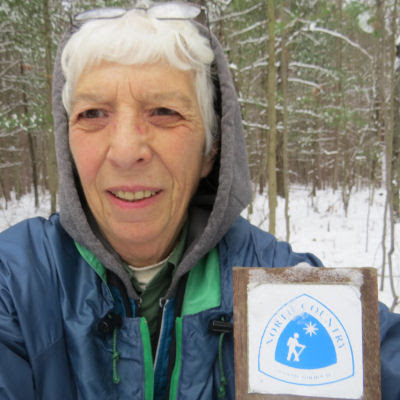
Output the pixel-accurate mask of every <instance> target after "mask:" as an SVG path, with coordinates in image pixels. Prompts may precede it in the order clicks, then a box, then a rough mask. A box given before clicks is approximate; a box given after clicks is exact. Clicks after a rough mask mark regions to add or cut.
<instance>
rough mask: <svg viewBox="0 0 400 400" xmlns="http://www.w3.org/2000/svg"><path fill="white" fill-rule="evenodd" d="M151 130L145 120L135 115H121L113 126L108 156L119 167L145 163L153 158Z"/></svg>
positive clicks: (123, 167) (130, 166)
mask: <svg viewBox="0 0 400 400" xmlns="http://www.w3.org/2000/svg"><path fill="white" fill-rule="evenodd" d="M149 136H150V135H149V132H148V128H147V127H146V126H145V124H144V122H143V121H141V120H140V118H139V117H137V116H134V115H126V114H124V115H121V116H119V117H118V118H116V120H115V122H114V124H113V125H112V127H111V132H110V146H109V149H108V154H107V158H108V160H109V161H110V162H111V163H112V164H113V165H114V166H115V167H117V168H121V169H129V168H132V167H134V166H139V165H145V164H146V163H148V162H149V161H150V160H151V158H152V150H151V147H150V145H149Z"/></svg>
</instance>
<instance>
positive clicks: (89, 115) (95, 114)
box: [78, 108, 105, 119]
mask: <svg viewBox="0 0 400 400" xmlns="http://www.w3.org/2000/svg"><path fill="white" fill-rule="evenodd" d="M103 117H105V112H104V111H102V110H99V109H97V108H93V109H90V110H85V111H83V112H81V113H80V114H79V115H78V118H79V119H80V118H84V119H94V118H103Z"/></svg>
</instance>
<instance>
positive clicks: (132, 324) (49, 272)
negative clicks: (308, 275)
mask: <svg viewBox="0 0 400 400" xmlns="http://www.w3.org/2000/svg"><path fill="white" fill-rule="evenodd" d="M78 247H79V246H78ZM78 247H77V246H76V245H75V244H74V242H73V240H72V239H71V238H70V237H69V236H68V235H67V233H66V232H65V231H64V230H63V228H62V227H61V225H60V223H59V218H58V215H53V216H52V217H51V218H50V219H49V220H44V219H40V218H36V219H31V220H27V221H24V222H22V223H20V224H18V225H16V226H14V227H12V228H10V229H8V230H7V231H5V232H3V233H2V234H1V235H0V355H1V357H0V399H12V400H30V399H42V400H45V399H52V400H54V399H63V400H68V399H86V400H91V399H96V400H97V399H108V400H109V399H138V400H141V399H146V400H148V399H153V398H157V399H158V398H170V399H175V398H176V399H190V400H196V399H202V400H210V399H216V398H217V396H218V393H219V391H222V392H223V391H224V389H225V398H226V399H234V366H233V365H234V360H233V338H232V334H228V335H225V337H224V338H221V335H218V334H216V333H214V332H212V331H210V329H209V323H210V321H212V320H220V319H221V317H223V318H224V319H225V321H228V320H231V319H232V266H234V265H241V266H264V267H265V266H268V267H282V266H289V265H295V264H297V263H299V262H303V261H305V262H308V263H310V264H312V265H320V262H319V260H318V259H316V258H315V257H313V256H312V255H310V254H299V253H294V252H292V250H291V248H290V246H289V245H288V244H286V243H282V242H277V241H276V240H275V239H274V238H273V237H272V236H271V235H269V234H268V233H265V232H263V231H261V230H259V229H257V228H255V227H253V226H251V225H250V224H249V223H248V222H247V221H245V220H244V219H242V218H239V219H238V220H237V221H236V223H235V224H234V225H233V226H232V228H231V229H230V230H229V231H228V233H227V234H226V235H225V236H224V238H223V239H222V240H221V242H220V243H219V246H218V249H216V250H215V251H212V252H211V253H210V254H209V255H208V256H207V257H205V259H203V260H202V261H201V262H200V263H199V264H198V265H197V266H196V267H195V268H194V269H193V271H192V272H191V273H190V274H189V277H188V278H187V283H186V290H185V293H184V294H179V290H178V292H177V296H176V298H174V299H171V300H169V301H167V303H166V304H165V305H164V306H163V309H164V311H163V316H162V327H161V333H160V342H159V348H158V353H157V355H156V360H155V365H153V360H152V356H151V345H150V338H149V333H148V329H147V324H146V321H145V319H144V318H142V317H140V316H138V314H139V313H138V310H137V309H136V307H135V304H134V303H133V302H132V301H130V302H129V303H130V304H131V310H127V309H126V302H124V301H123V299H122V297H123V294H122V293H120V292H119V290H118V288H117V287H115V286H113V285H112V284H111V283H110V282H107V275H106V273H105V270H104V268H103V267H102V266H101V264H100V263H99V262H98V261H97V260H96V259H95V258H94V257H92V259H90V255H88V254H86V255H85V254H84V253H83V251H82V249H78ZM82 255H83V256H82ZM215 266H217V268H216V267H215ZM194 292H196V293H194ZM193 293H194V294H193ZM178 303H181V304H180V305H179V306H178ZM177 309H179V310H180V312H179V315H177V312H176V310H177ZM116 315H120V316H121V317H122V320H121V321H119V320H118V318H117V317H116ZM380 317H381V336H382V386H383V390H382V395H383V399H385V400H389V399H399V398H400V368H399V366H400V352H399V343H400V317H399V316H398V315H394V314H391V313H389V312H388V311H387V309H386V308H385V307H383V306H381V309H380ZM113 318H117V322H115V321H114V319H113ZM99 323H100V326H99ZM104 323H106V328H107V326H109V327H111V329H108V330H107V329H101V326H103V328H104ZM107 323H108V325H107ZM101 324H103V325H101ZM220 341H222V349H221V350H222V351H221V352H219V351H218V345H219V343H220ZM219 357H220V358H221V359H222V370H221V369H220V366H219ZM221 371H222V373H223V374H224V375H225V377H226V379H227V385H226V387H224V385H221ZM117 382H118V383H117ZM167 394H168V395H167Z"/></svg>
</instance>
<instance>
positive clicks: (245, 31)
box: [229, 21, 267, 38]
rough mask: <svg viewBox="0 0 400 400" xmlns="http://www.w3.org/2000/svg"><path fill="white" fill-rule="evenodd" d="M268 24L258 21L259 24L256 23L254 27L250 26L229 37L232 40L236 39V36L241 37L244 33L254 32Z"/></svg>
mask: <svg viewBox="0 0 400 400" xmlns="http://www.w3.org/2000/svg"><path fill="white" fill-rule="evenodd" d="M266 24H267V21H258V22H255V23H254V24H253V25H250V26H248V27H246V28H244V29H241V30H240V31H237V32H234V33H232V34H231V35H230V36H229V37H230V38H234V37H236V36H240V35H242V34H243V33H247V32H250V31H252V30H253V29H256V28H258V27H260V26H263V25H266Z"/></svg>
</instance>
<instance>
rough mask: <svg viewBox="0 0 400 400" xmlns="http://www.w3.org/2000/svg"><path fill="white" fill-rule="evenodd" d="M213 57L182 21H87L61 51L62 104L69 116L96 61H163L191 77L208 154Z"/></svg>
mask: <svg viewBox="0 0 400 400" xmlns="http://www.w3.org/2000/svg"><path fill="white" fill-rule="evenodd" d="M213 58H214V53H213V51H212V50H211V47H210V43H209V40H208V39H207V38H206V37H204V36H202V35H201V34H200V33H199V31H198V30H197V28H196V27H195V25H194V24H193V23H192V22H190V21H188V20H158V19H155V18H153V17H150V16H149V15H147V14H146V13H144V12H143V11H138V10H130V11H128V12H127V13H126V14H124V15H123V16H122V17H119V18H113V19H96V20H90V21H88V22H86V23H85V24H84V25H83V26H82V27H81V28H80V29H79V30H78V31H77V32H76V33H74V34H73V35H72V36H71V38H70V39H69V41H68V42H67V44H66V46H65V48H64V50H63V53H62V57H61V64H62V68H63V72H64V76H65V79H66V82H65V85H64V88H63V94H62V99H63V104H64V107H65V109H66V111H67V113H68V114H69V113H70V110H71V101H72V98H73V95H74V90H75V86H76V83H77V81H78V79H79V77H80V75H81V74H82V72H83V71H84V70H85V69H86V68H90V66H92V65H93V64H95V63H97V62H101V61H110V62H116V63H119V64H125V65H141V64H153V63H157V62H160V61H166V62H168V63H169V64H170V65H171V66H172V67H174V68H177V69H180V70H184V71H186V70H192V71H194V73H195V78H194V79H195V81H194V84H195V90H196V94H197V101H198V103H199V108H200V113H201V116H202V119H203V126H204V129H205V137H206V149H205V152H206V154H208V153H209V151H210V150H211V148H212V145H213V136H214V134H215V133H214V132H215V131H216V126H215V125H216V122H215V111H214V105H213V97H214V95H213V84H212V79H211V72H210V70H211V63H212V61H213Z"/></svg>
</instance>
